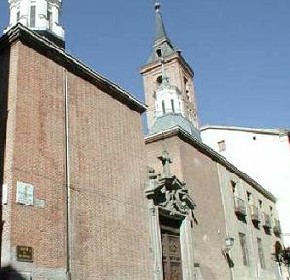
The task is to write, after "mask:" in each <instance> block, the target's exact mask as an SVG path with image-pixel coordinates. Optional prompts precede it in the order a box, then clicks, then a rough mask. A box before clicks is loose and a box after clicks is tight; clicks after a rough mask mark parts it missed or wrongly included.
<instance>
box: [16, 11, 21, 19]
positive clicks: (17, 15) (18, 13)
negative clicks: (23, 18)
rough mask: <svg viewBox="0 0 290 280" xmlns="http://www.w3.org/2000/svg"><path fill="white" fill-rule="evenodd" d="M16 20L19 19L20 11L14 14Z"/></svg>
mask: <svg viewBox="0 0 290 280" xmlns="http://www.w3.org/2000/svg"><path fill="white" fill-rule="evenodd" d="M16 20H17V21H19V20H20V11H18V12H17V14H16Z"/></svg>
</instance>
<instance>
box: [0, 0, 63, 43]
mask: <svg viewBox="0 0 290 280" xmlns="http://www.w3.org/2000/svg"><path fill="white" fill-rule="evenodd" d="M8 3H9V10H10V20H9V26H8V27H7V28H6V29H5V31H4V32H7V31H8V30H9V29H10V28H12V27H13V26H14V25H16V24H17V23H18V22H20V23H21V24H23V25H24V26H26V27H28V28H30V29H33V30H45V31H50V32H52V33H54V34H55V35H56V36H58V37H60V38H62V39H64V29H63V27H62V26H61V25H60V24H59V14H60V11H61V5H62V0H8ZM31 6H35V25H34V26H31V25H30V23H31V21H30V17H31ZM49 14H50V15H51V16H49Z"/></svg>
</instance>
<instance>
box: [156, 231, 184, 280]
mask: <svg viewBox="0 0 290 280" xmlns="http://www.w3.org/2000/svg"><path fill="white" fill-rule="evenodd" d="M161 237H162V260H163V278H164V280H182V269H181V250H180V239H179V236H175V235H170V234H167V233H163V234H162V235H161Z"/></svg>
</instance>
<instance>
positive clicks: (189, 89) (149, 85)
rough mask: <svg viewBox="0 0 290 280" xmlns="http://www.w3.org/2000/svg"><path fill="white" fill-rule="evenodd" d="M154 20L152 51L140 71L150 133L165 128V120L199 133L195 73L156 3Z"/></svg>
mask: <svg viewBox="0 0 290 280" xmlns="http://www.w3.org/2000/svg"><path fill="white" fill-rule="evenodd" d="M155 21H156V23H155V24H156V31H155V39H154V44H153V47H152V52H151V55H150V57H149V59H148V61H147V63H146V65H144V66H143V67H142V68H141V71H140V73H141V74H142V76H143V82H144V90H145V99H146V104H147V105H148V110H147V124H148V129H149V133H155V132H157V130H160V129H166V128H169V127H166V126H168V123H170V124H172V125H173V124H174V122H176V125H180V121H182V123H186V124H187V126H190V127H191V128H192V129H191V130H195V131H196V133H197V134H198V135H199V132H198V127H199V124H198V113H197V106H196V99H195V91H194V84H193V76H194V73H193V70H192V69H191V67H190V66H189V64H188V63H187V62H186V61H185V59H184V58H183V56H182V54H181V51H180V50H178V49H177V48H176V47H175V46H174V45H173V43H172V42H171V40H170V39H169V37H168V35H167V33H166V30H165V26H164V23H163V18H162V14H161V10H160V3H158V2H157V3H155ZM166 116H167V117H166ZM169 116H170V117H169ZM165 117H166V118H165ZM161 119H163V120H162V121H161ZM165 119H166V121H164V120H165ZM180 126H182V125H180ZM157 127H158V129H157ZM193 128H194V129H193Z"/></svg>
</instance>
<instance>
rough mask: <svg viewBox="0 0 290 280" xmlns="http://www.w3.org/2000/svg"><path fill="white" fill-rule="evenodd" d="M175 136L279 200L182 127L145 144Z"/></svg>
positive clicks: (163, 133) (255, 187) (175, 128)
mask: <svg viewBox="0 0 290 280" xmlns="http://www.w3.org/2000/svg"><path fill="white" fill-rule="evenodd" d="M174 136H177V137H179V138H180V139H181V140H183V141H184V142H186V143H188V144H190V145H191V146H193V147H195V148H196V149H197V150H199V151H200V152H201V153H203V154H204V155H206V156H208V157H210V158H211V159H212V160H214V161H216V162H218V163H219V164H221V165H223V166H224V167H225V168H226V169H227V170H229V171H230V172H232V173H235V174H236V175H237V176H239V177H240V178H241V179H243V180H244V181H245V182H247V183H248V184H250V185H251V186H252V187H253V188H254V189H256V190H257V191H258V192H260V193H262V194H263V195H264V196H265V197H266V198H268V199H269V200H271V201H272V202H274V203H276V201H277V200H276V198H275V196H274V195H273V194H272V193H270V192H269V191H267V190H265V189H264V188H263V187H262V186H261V185H260V184H258V183H257V182H256V181H255V180H254V179H252V178H251V177H250V176H249V175H247V174H246V173H244V172H242V171H240V170H239V169H238V168H237V167H236V166H234V165H233V164H231V163H230V162H229V161H227V160H226V158H225V157H223V156H221V155H220V154H219V153H217V152H216V151H214V150H213V149H212V148H210V147H209V146H207V145H206V144H204V143H202V142H200V141H199V140H197V139H195V138H194V137H192V136H191V135H189V134H188V133H187V132H186V131H184V130H183V129H182V128H180V127H174V128H171V129H168V130H165V131H162V132H159V133H157V134H154V135H150V136H147V137H145V144H150V143H153V142H157V141H160V140H162V139H166V138H170V137H174Z"/></svg>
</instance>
